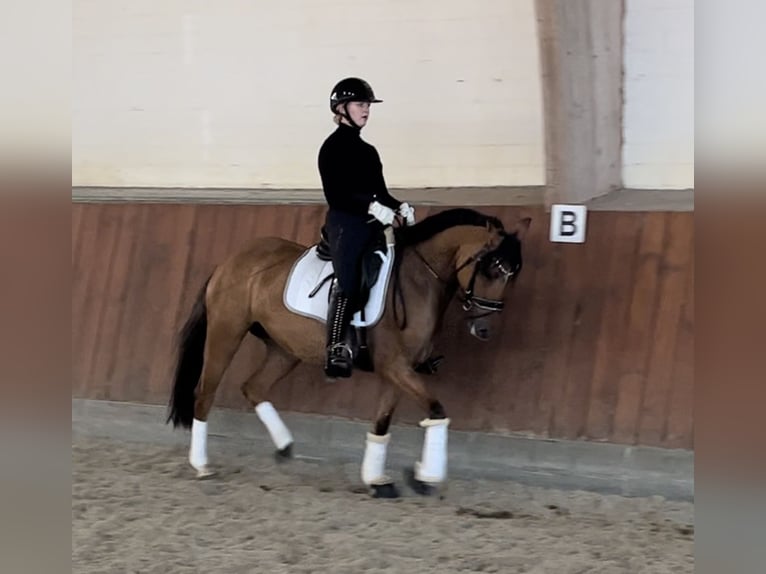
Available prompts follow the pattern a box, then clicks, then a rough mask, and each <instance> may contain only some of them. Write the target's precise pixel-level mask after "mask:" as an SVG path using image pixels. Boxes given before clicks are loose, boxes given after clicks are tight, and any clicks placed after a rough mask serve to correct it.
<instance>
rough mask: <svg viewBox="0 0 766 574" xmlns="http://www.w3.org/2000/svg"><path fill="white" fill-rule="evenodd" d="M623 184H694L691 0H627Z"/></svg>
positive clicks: (692, 26)
mask: <svg viewBox="0 0 766 574" xmlns="http://www.w3.org/2000/svg"><path fill="white" fill-rule="evenodd" d="M624 112H625V113H624V119H623V140H624V141H623V185H624V186H625V187H629V188H651V189H665V188H679V189H684V188H693V187H694V0H627V3H626V15H625V110H624Z"/></svg>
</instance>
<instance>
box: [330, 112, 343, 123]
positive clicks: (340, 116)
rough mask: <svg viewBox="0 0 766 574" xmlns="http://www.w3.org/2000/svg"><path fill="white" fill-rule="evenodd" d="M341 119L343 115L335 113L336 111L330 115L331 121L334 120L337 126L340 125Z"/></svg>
mask: <svg viewBox="0 0 766 574" xmlns="http://www.w3.org/2000/svg"><path fill="white" fill-rule="evenodd" d="M342 119H343V116H342V115H340V114H339V113H337V112H336V113H335V115H334V116H333V117H332V121H334V122H335V125H338V126H339V125H340V122H341V120H342Z"/></svg>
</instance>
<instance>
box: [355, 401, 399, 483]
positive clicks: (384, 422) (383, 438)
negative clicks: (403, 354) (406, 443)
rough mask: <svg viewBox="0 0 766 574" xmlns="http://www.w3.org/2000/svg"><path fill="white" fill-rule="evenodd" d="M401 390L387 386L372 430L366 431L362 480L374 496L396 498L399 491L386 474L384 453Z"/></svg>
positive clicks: (386, 448) (389, 437)
mask: <svg viewBox="0 0 766 574" xmlns="http://www.w3.org/2000/svg"><path fill="white" fill-rule="evenodd" d="M400 397H401V391H400V390H399V389H398V388H396V387H393V386H388V387H387V388H386V390H385V392H384V394H383V397H382V398H381V401H380V404H379V405H378V412H377V414H376V415H375V424H374V425H373V431H372V432H368V433H367V441H366V443H365V450H364V458H363V459H362V482H363V483H364V484H366V485H367V486H369V487H370V488H371V489H372V492H373V496H375V497H376V498H397V497H398V496H399V492H398V491H397V490H396V487H395V486H394V481H393V480H392V479H391V478H390V477H389V476H387V475H386V453H387V450H388V442H389V440H390V439H391V435H390V434H389V432H388V429H389V427H390V426H391V418H392V417H393V415H394V410H396V405H397V404H398V403H399V398H400Z"/></svg>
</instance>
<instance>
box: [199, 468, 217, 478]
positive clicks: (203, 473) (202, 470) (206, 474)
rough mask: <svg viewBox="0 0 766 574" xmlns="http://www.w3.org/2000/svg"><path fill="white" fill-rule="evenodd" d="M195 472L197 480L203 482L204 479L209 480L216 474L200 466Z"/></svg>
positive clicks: (210, 469)
mask: <svg viewBox="0 0 766 574" xmlns="http://www.w3.org/2000/svg"><path fill="white" fill-rule="evenodd" d="M196 470H197V479H198V480H205V479H206V478H211V477H213V476H215V475H216V474H217V473H216V472H215V471H214V470H213V469H212V468H210V467H209V466H207V465H205V466H202V467H200V468H198V469H196Z"/></svg>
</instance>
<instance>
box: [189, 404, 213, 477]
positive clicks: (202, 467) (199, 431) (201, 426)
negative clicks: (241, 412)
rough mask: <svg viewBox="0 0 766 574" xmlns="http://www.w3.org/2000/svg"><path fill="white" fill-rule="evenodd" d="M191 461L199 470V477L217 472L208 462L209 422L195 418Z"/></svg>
mask: <svg viewBox="0 0 766 574" xmlns="http://www.w3.org/2000/svg"><path fill="white" fill-rule="evenodd" d="M189 463H190V464H191V465H192V466H193V467H194V468H195V470H196V471H197V478H204V477H206V476H211V475H213V474H215V473H214V472H213V471H212V470H211V469H210V467H209V466H208V463H207V422H205V421H200V420H197V419H194V421H193V422H192V430H191V446H190V447H189Z"/></svg>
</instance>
